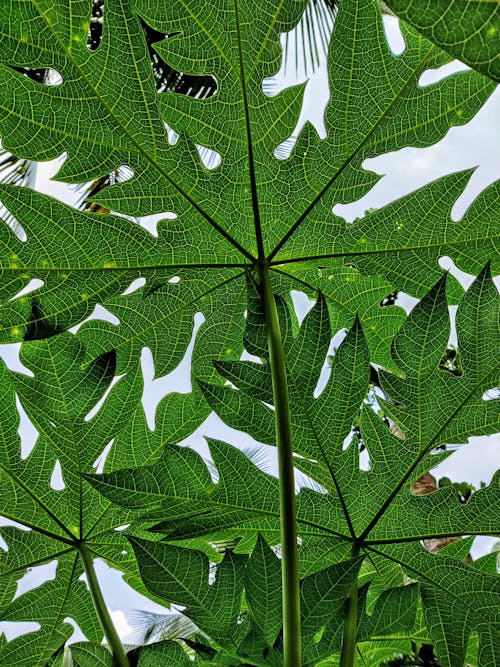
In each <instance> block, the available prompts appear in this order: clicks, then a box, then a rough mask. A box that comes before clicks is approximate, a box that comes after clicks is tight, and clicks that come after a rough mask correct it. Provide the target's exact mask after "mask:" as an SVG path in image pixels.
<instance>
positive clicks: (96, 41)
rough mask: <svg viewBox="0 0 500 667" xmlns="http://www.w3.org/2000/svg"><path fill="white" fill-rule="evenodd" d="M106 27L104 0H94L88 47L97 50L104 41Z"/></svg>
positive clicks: (90, 49)
mask: <svg viewBox="0 0 500 667" xmlns="http://www.w3.org/2000/svg"><path fill="white" fill-rule="evenodd" d="M103 27H104V0H92V11H91V14H90V22H89V30H88V33H87V48H88V49H89V51H97V49H98V48H99V47H100V45H101V41H102V31H103Z"/></svg>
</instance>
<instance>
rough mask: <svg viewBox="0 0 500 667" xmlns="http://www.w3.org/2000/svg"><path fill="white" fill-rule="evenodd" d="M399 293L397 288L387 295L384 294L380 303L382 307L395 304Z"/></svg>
mask: <svg viewBox="0 0 500 667" xmlns="http://www.w3.org/2000/svg"><path fill="white" fill-rule="evenodd" d="M398 294H399V292H398V291H397V290H395V291H394V292H391V293H390V294H387V296H384V298H383V299H382V301H381V302H380V304H379V305H380V306H382V308H385V307H386V306H394V304H395V303H396V300H397V298H398Z"/></svg>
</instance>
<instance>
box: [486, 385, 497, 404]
mask: <svg viewBox="0 0 500 667" xmlns="http://www.w3.org/2000/svg"><path fill="white" fill-rule="evenodd" d="M482 398H483V401H496V400H497V399H498V398H500V387H492V388H491V389H487V390H486V391H485V392H484V394H483V397H482Z"/></svg>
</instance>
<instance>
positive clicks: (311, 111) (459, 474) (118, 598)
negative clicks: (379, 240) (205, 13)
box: [0, 17, 500, 639]
mask: <svg viewBox="0 0 500 667" xmlns="http://www.w3.org/2000/svg"><path fill="white" fill-rule="evenodd" d="M385 25H386V32H387V37H388V41H389V43H390V45H391V48H392V50H393V51H394V52H395V53H400V52H401V50H402V49H403V48H404V42H403V41H402V37H401V34H400V32H399V29H398V23H397V21H396V19H394V18H392V17H386V20H385ZM290 58H294V54H293V49H292V51H291V52H290ZM324 61H325V58H324V53H323V54H321V53H320V65H319V67H318V68H317V69H316V71H315V73H314V74H313V75H311V74H310V73H306V71H305V67H304V68H303V71H302V72H299V77H298V78H299V80H300V79H302V80H304V81H306V80H307V86H306V90H305V99H304V105H303V109H302V112H301V116H300V118H299V119H298V123H297V128H296V131H295V132H294V134H298V132H299V131H300V127H301V126H302V125H303V123H304V122H305V120H309V121H311V122H312V123H313V124H314V125H315V126H316V127H317V129H318V132H319V134H320V136H324V135H325V130H324V126H323V123H322V115H323V110H324V107H325V105H326V103H327V101H328V86H327V79H326V71H325V67H324ZM463 68H464V66H463V65H462V64H460V63H455V64H453V65H452V66H447V67H446V68H441V70H440V71H437V72H427V73H425V74H424V75H423V77H422V79H421V85H431V83H432V81H434V80H437V79H438V78H440V77H442V76H446V75H448V74H450V73H451V72H452V71H457V70H459V69H463ZM289 71H290V67H289V66H288V67H287V64H286V63H284V64H283V66H282V69H281V70H280V72H279V73H278V74H277V75H276V76H275V77H273V78H272V79H269V80H267V81H266V82H265V90H266V92H267V93H271V94H274V93H276V92H278V91H279V90H280V89H281V88H282V87H284V86H286V85H288V84H289V82H290V79H289V74H288V73H287V72H289ZM499 155H500V87H499V88H497V90H496V92H495V93H494V94H493V95H492V96H491V97H490V99H489V100H488V102H487V103H486V104H485V105H484V107H483V108H482V109H481V110H480V111H479V112H478V114H477V115H476V116H475V117H474V118H473V119H472V120H471V121H470V122H469V123H467V124H466V125H463V126H461V127H454V128H451V129H450V130H449V132H448V133H447V134H446V136H445V137H444V138H443V139H442V140H441V141H440V142H438V143H437V144H435V145H434V146H432V147H429V148H412V147H407V148H403V149H402V150H399V151H396V152H394V153H388V154H385V155H380V156H378V157H376V158H373V159H370V160H366V162H365V164H364V165H363V166H364V167H365V168H366V169H369V170H371V171H374V172H376V173H378V174H380V175H381V176H382V178H381V179H380V180H379V181H378V183H377V184H376V185H375V186H374V187H373V188H372V190H370V191H369V192H368V193H367V194H366V195H365V196H364V197H362V198H361V199H360V200H358V201H355V202H351V203H349V204H337V205H336V206H335V207H334V209H333V210H334V212H335V213H336V214H337V215H339V216H341V217H344V218H345V219H346V220H347V221H352V220H354V219H355V218H356V217H358V216H360V215H362V214H363V213H364V211H366V210H367V209H370V208H381V207H382V206H384V205H386V204H388V203H389V202H391V201H394V200H395V199H398V198H399V197H401V196H404V195H405V194H407V193H408V192H411V191H413V190H415V189H417V188H419V187H422V186H423V185H425V184H426V183H429V182H431V181H433V180H435V179H436V178H439V177H441V176H443V175H445V174H448V173H452V172H455V171H460V170H463V169H474V171H473V173H472V175H471V178H470V180H469V183H468V184H467V186H466V188H465V190H464V192H463V193H462V195H461V196H460V197H459V198H458V200H457V202H456V203H455V206H454V208H453V211H452V217H453V219H454V220H459V219H460V217H461V216H462V215H463V214H464V213H465V211H466V210H467V208H468V207H469V206H470V204H471V203H472V202H473V201H474V199H475V198H476V197H477V196H478V194H479V193H480V192H481V191H482V190H483V189H484V188H485V187H487V186H488V185H489V184H491V183H492V182H494V181H495V180H496V179H498V178H500V160H499V159H498V156H499ZM59 165H60V161H59V162H58V161H54V162H52V163H45V164H41V165H39V167H38V169H37V180H36V188H37V189H38V190H40V191H42V192H46V193H47V194H52V195H53V196H55V197H57V198H59V199H61V200H64V201H67V202H69V203H73V202H74V201H75V199H76V195H75V193H74V191H73V190H70V189H68V188H64V187H63V186H61V184H60V183H57V182H56V181H52V180H51V177H52V176H53V175H54V174H55V172H56V171H57V169H58V168H59ZM162 217H165V216H164V215H163V216H162ZM154 224H155V221H154V220H149V221H147V225H145V226H149V228H150V229H154ZM441 265H442V266H443V268H446V269H448V270H449V271H450V272H451V273H452V274H453V275H455V276H456V277H457V278H459V279H460V280H461V282H462V284H464V286H467V285H468V284H469V283H470V282H471V280H472V277H471V276H468V275H467V274H464V273H463V272H461V271H459V270H458V269H457V268H456V267H455V266H454V264H453V262H452V261H451V260H450V259H449V258H442V259H441ZM294 301H295V304H296V307H297V310H298V314H299V316H300V317H302V316H303V315H304V314H305V312H306V311H307V309H308V308H309V307H310V306H311V305H312V303H311V302H309V301H308V299H307V298H306V297H305V296H304V295H302V296H301V295H299V294H296V295H295V298H294ZM401 305H403V307H405V308H406V309H407V310H409V309H410V308H411V307H412V306H413V305H414V301H412V300H411V299H406V300H404V299H403V301H402V302H401ZM201 321H202V318H201V316H199V315H198V316H197V319H196V320H195V331H196V328H197V327H198V326H199V325H200V323H201ZM193 340H194V336H193ZM193 340H192V342H191V345H190V347H189V348H188V350H187V352H186V356H185V358H184V360H183V362H182V363H181V364H180V366H179V367H178V368H176V369H175V370H174V371H173V372H172V373H169V375H167V376H165V377H162V378H154V363H153V360H152V356H151V352H150V351H149V350H148V349H145V350H144V351H143V354H142V365H143V373H144V380H145V390H144V397H143V403H144V406H145V410H146V412H147V415H148V419H149V421H150V424H151V426H152V425H153V424H154V411H155V409H156V406H157V404H158V402H159V401H160V400H161V398H162V397H163V396H164V395H165V394H166V393H167V392H169V391H181V392H182V391H189V389H190V383H189V363H190V352H191V349H192V343H193ZM17 352H18V348H17V346H13V345H9V346H7V345H6V346H0V356H2V357H3V358H4V360H5V361H6V363H7V365H8V366H9V367H11V368H12V369H14V370H21V367H20V365H19V361H18V354H17ZM20 434H21V438H22V440H23V447H24V450H25V451H28V450H29V449H30V447H32V446H33V444H34V442H35V439H36V432H35V431H34V429H33V427H32V426H31V425H30V424H29V423H28V422H27V420H26V417H25V416H22V425H21V429H20ZM207 436H208V437H216V438H219V439H222V440H226V441H229V442H232V443H234V444H237V445H238V446H253V445H255V444H256V443H255V442H254V441H253V440H252V439H251V438H249V436H247V435H245V434H241V433H239V432H235V431H234V430H233V429H230V428H228V427H227V426H226V425H224V424H223V423H222V422H221V421H220V419H219V418H218V417H217V416H216V415H214V414H213V415H211V416H210V417H209V418H208V419H207V420H206V422H204V424H202V426H201V427H200V428H199V429H197V431H196V432H195V433H194V434H193V435H192V436H191V437H190V438H189V439H188V440H187V441H186V442H185V444H189V445H190V446H193V447H194V448H195V449H197V450H198V451H200V452H202V453H206V451H207V449H206V443H205V439H204V438H205V437H207ZM267 451H268V452H269V457H270V463H269V469H270V471H273V470H275V463H274V462H273V460H272V455H273V453H272V448H267ZM498 468H500V436H498V435H496V436H490V437H485V438H471V440H470V442H469V444H467V445H465V446H462V447H460V448H459V449H458V450H457V451H456V452H455V453H454V454H453V455H452V456H451V457H449V458H448V459H447V460H446V461H445V462H444V463H442V464H441V465H440V466H439V467H438V468H436V469H435V470H434V474H436V475H437V477H438V478H439V477H442V476H448V477H450V478H451V479H452V480H455V481H464V480H467V481H469V482H471V483H473V484H475V485H476V486H479V484H480V482H481V481H485V482H489V481H490V479H491V476H492V474H493V473H494V472H495V470H497V469H498ZM495 541H496V540H495V539H494V538H478V539H477V540H476V542H475V544H474V549H473V555H474V556H476V557H477V556H478V555H480V554H482V553H485V552H486V551H489V549H490V547H491V545H492V544H493V543H494V542H495ZM96 569H97V574H98V577H99V580H100V581H101V583H102V586H103V591H104V595H105V599H106V601H107V604H108V606H109V608H110V611H111V613H112V616H113V620H114V621H115V623H116V625H117V629H118V631H119V633H120V635H121V637H122V638H124V639H127V638H129V637H130V636H131V632H132V630H133V628H132V626H131V622H132V617H133V611H134V610H135V609H138V608H140V609H146V610H149V611H161V610H162V608H161V607H159V606H158V605H156V604H155V603H153V602H151V601H149V600H147V599H146V598H144V597H142V596H140V595H139V594H138V593H136V592H135V591H132V589H130V588H128V587H127V586H126V585H125V584H124V583H123V582H122V575H121V573H119V572H117V571H116V570H112V569H110V568H109V567H108V566H106V565H105V564H104V563H103V562H101V561H98V562H97V565H96ZM54 573H55V567H54V564H47V565H44V566H41V567H40V568H33V569H32V572H31V573H30V574H29V575H27V576H26V577H25V578H23V579H22V580H21V582H20V587H19V590H18V595H19V594H20V593H21V592H22V591H24V590H27V588H29V587H34V586H36V585H40V583H42V582H43V581H44V580H46V579H47V578H50V577H53V576H54ZM2 628H3V629H4V630H5V632H6V633H7V636H8V637H12V636H14V635H15V634H19V633H20V632H21V633H24V632H26V631H28V630H29V629H30V626H29V625H27V624H13V623H0V629H2ZM75 637H76V636H75Z"/></svg>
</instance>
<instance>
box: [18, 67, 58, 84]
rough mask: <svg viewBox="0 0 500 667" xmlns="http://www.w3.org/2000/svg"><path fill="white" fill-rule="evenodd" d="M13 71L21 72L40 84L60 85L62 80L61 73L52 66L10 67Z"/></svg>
mask: <svg viewBox="0 0 500 667" xmlns="http://www.w3.org/2000/svg"><path fill="white" fill-rule="evenodd" d="M11 69H13V70H14V71H15V72H19V73H20V74H23V75H24V76H26V77H27V78H28V79H31V80H32V81H34V82H35V83H39V84H41V85H42V86H60V85H61V84H62V82H63V78H62V75H61V74H60V73H59V72H58V71H57V70H55V69H53V68H52V67H45V68H43V69H34V68H31V67H11Z"/></svg>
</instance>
